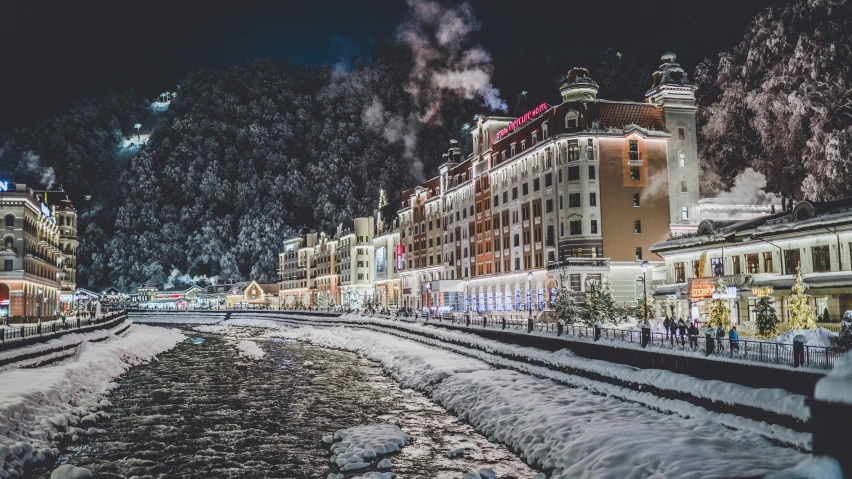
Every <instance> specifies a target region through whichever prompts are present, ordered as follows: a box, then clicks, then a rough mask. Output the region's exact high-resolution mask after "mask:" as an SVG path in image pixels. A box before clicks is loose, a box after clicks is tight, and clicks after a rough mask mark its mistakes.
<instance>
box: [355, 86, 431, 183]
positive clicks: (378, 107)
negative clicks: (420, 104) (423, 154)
mask: <svg viewBox="0 0 852 479" xmlns="http://www.w3.org/2000/svg"><path fill="white" fill-rule="evenodd" d="M361 118H362V120H363V121H364V124H366V125H367V127H368V128H370V129H372V130H373V131H376V132H379V133H381V134H382V136H384V138H385V139H386V140H388V141H390V142H392V143H401V144H402V146H403V153H402V156H403V159H405V160H406V161H407V162H408V163H409V164H410V165H411V176H412V178H414V180H415V181H417V182H423V181H425V177H424V176H423V162H422V161H420V158H418V157H417V148H416V147H417V127H418V122H417V120H415V119H414V118H413V117H408V118H404V117H402V116H400V115H397V114H391V113H388V112H387V111H385V107H384V105H382V102H381V101H380V100H379V99H378V98H376V97H373V101H372V103H370V104H369V105H367V107H366V108H365V109H364V111H363V112H362V113H361Z"/></svg>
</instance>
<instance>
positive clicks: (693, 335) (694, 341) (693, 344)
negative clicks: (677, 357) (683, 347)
mask: <svg viewBox="0 0 852 479" xmlns="http://www.w3.org/2000/svg"><path fill="white" fill-rule="evenodd" d="M689 347H690V348H693V349H694V348H697V347H698V326H696V324H695V321H693V322H692V325H691V326H690V327H689Z"/></svg>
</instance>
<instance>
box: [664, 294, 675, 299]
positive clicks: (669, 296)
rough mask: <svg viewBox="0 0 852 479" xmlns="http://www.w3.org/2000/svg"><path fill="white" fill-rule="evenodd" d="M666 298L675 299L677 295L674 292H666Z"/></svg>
mask: <svg viewBox="0 0 852 479" xmlns="http://www.w3.org/2000/svg"><path fill="white" fill-rule="evenodd" d="M666 299H668V300H671V299H677V295H676V294H667V295H666Z"/></svg>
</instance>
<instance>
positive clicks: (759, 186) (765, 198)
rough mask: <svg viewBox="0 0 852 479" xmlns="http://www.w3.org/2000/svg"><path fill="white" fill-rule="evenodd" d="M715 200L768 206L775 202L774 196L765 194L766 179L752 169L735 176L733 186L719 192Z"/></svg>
mask: <svg viewBox="0 0 852 479" xmlns="http://www.w3.org/2000/svg"><path fill="white" fill-rule="evenodd" d="M717 198H719V199H724V200H729V201H730V202H732V203H736V204H740V205H768V204H772V203H773V202H776V201H777V198H776V196H775V194H773V193H767V192H766V177H765V176H763V174H762V173H758V172H757V171H754V170H753V169H752V168H746V169H745V170H743V172H742V173H740V174H739V175H737V177H736V178H735V179H734V186H733V187H731V189H730V190H729V191H722V192H719V194H718V195H717Z"/></svg>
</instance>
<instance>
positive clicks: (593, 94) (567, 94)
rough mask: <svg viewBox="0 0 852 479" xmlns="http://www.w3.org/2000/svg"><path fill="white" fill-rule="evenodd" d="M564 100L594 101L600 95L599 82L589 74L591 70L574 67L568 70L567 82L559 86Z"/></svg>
mask: <svg viewBox="0 0 852 479" xmlns="http://www.w3.org/2000/svg"><path fill="white" fill-rule="evenodd" d="M559 93H561V94H562V101H563V102H566V101H583V100H586V101H593V100H595V99H597V97H598V84H597V82H596V81H594V80H592V77H590V76H589V70H587V69H585V68H578V67H574V68H572V69H571V71H569V72H568V77H567V78H566V79H565V83H563V84H562V86H560V87H559Z"/></svg>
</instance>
